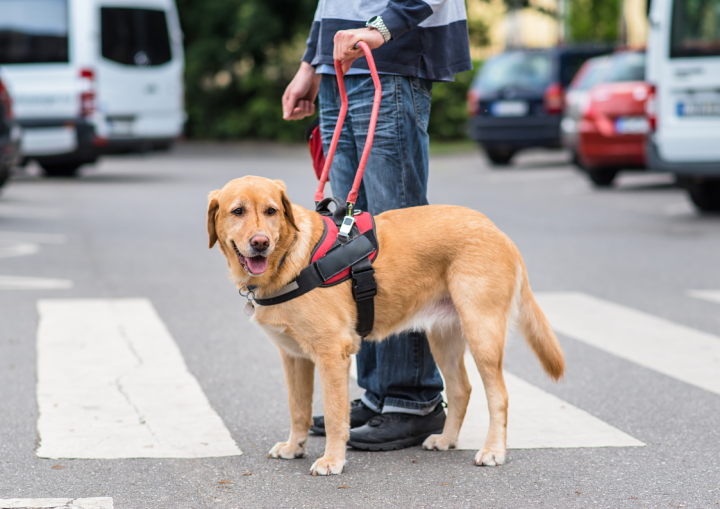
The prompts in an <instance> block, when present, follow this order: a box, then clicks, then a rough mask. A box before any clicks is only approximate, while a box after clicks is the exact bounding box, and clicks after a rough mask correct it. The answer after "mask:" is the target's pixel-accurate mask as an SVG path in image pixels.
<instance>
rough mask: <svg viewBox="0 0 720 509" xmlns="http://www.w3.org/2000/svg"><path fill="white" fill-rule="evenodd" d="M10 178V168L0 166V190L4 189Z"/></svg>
mask: <svg viewBox="0 0 720 509" xmlns="http://www.w3.org/2000/svg"><path fill="white" fill-rule="evenodd" d="M9 178H10V168H9V167H7V166H0V188H2V187H3V186H4V185H5V184H6V183H7V181H8V179H9Z"/></svg>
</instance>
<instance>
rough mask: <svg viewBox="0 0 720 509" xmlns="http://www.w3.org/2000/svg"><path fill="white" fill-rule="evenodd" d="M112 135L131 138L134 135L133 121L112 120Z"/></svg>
mask: <svg viewBox="0 0 720 509" xmlns="http://www.w3.org/2000/svg"><path fill="white" fill-rule="evenodd" d="M109 123H110V134H111V135H113V136H129V135H131V134H132V128H133V122H132V120H110V121H109Z"/></svg>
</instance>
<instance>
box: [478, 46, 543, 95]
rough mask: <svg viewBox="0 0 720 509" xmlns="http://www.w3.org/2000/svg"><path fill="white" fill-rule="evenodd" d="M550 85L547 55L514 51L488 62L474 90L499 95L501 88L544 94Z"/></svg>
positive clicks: (479, 74)
mask: <svg viewBox="0 0 720 509" xmlns="http://www.w3.org/2000/svg"><path fill="white" fill-rule="evenodd" d="M551 81H552V58H551V56H550V54H548V53H527V52H521V51H514V52H510V53H504V54H502V55H499V56H497V57H495V58H491V59H490V60H488V61H487V62H486V63H485V65H484V66H483V68H482V71H481V72H480V73H478V76H477V78H476V79H475V84H474V87H473V88H476V89H477V90H480V91H481V92H498V91H500V90H502V89H504V88H513V89H521V90H533V91H534V90H545V88H547V86H548V85H549V84H550V82H551Z"/></svg>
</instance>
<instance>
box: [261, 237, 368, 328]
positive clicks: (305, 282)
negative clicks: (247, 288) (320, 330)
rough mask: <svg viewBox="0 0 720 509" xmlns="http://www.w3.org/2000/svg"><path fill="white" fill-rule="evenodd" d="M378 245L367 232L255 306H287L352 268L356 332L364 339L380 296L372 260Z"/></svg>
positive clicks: (310, 266)
mask: <svg viewBox="0 0 720 509" xmlns="http://www.w3.org/2000/svg"><path fill="white" fill-rule="evenodd" d="M371 238H372V241H371V240H370V239H371ZM373 241H374V242H373ZM376 245H377V240H376V238H375V232H374V230H372V229H371V230H368V231H366V232H364V233H363V234H361V235H359V236H357V237H355V238H354V239H352V240H350V241H349V242H347V243H346V244H341V245H339V246H337V247H335V248H334V249H332V250H331V251H329V252H328V253H327V254H326V255H325V256H323V257H321V258H320V259H318V260H316V261H315V262H313V263H311V264H310V265H308V266H307V267H305V268H304V269H303V270H302V271H300V274H299V275H298V276H297V277H296V278H295V279H294V280H292V281H291V282H290V283H288V284H287V285H285V286H283V287H282V288H279V289H278V290H276V291H275V292H273V293H272V294H270V295H267V296H265V297H263V298H255V302H256V303H258V304H260V305H261V306H273V305H276V304H282V303H283V302H288V301H290V300H292V299H295V298H297V297H300V296H301V295H304V294H306V293H308V292H310V291H312V290H314V289H315V288H317V287H319V286H321V285H323V284H324V283H326V282H327V281H328V280H330V279H332V278H333V277H335V276H337V275H338V274H340V273H341V272H343V271H344V270H346V269H348V268H350V277H351V278H352V281H353V282H352V292H353V299H354V300H355V305H356V307H357V315H358V316H357V323H356V325H355V330H356V332H357V333H358V335H360V337H365V336H367V335H368V334H370V332H371V331H372V328H373V323H374V319H375V302H374V297H375V295H376V294H377V283H376V282H375V278H374V277H373V274H374V273H375V270H374V269H373V267H372V263H371V261H370V256H371V255H372V254H373V253H374V252H375V251H376V250H377V248H376Z"/></svg>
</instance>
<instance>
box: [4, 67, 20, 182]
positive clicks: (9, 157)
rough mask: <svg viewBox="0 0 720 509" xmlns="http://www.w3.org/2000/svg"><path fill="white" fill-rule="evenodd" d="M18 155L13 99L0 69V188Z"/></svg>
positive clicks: (18, 143)
mask: <svg viewBox="0 0 720 509" xmlns="http://www.w3.org/2000/svg"><path fill="white" fill-rule="evenodd" d="M19 157H20V126H18V124H17V121H16V120H15V117H14V114H13V100H12V96H11V95H10V91H9V90H8V87H7V85H6V84H5V81H4V80H3V73H2V69H0V188H1V187H3V186H4V185H5V183H6V182H7V180H8V178H9V177H10V170H11V169H12V167H13V166H15V164H17V163H18V160H19Z"/></svg>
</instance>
